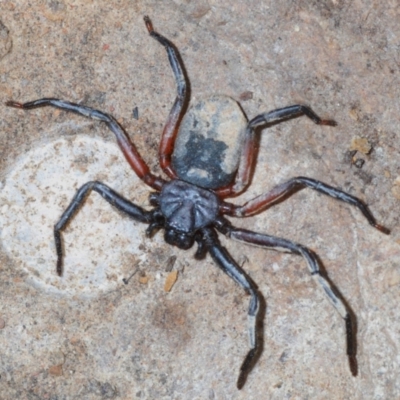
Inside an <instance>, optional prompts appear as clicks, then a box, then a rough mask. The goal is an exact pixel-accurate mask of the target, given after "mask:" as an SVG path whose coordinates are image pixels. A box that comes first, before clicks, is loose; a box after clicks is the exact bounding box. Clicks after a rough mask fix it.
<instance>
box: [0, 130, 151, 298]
mask: <svg viewBox="0 0 400 400" xmlns="http://www.w3.org/2000/svg"><path fill="white" fill-rule="evenodd" d="M92 180H98V181H101V182H103V183H104V184H106V185H108V186H110V187H111V188H112V189H114V190H115V191H117V192H118V193H120V194H121V195H123V196H124V197H125V198H127V199H129V200H131V201H132V202H133V203H135V204H137V205H139V206H145V205H146V204H148V203H147V198H148V194H149V188H148V187H147V186H146V185H145V184H144V183H143V182H141V181H140V180H139V179H138V178H137V176H136V175H135V173H134V172H133V171H132V169H131V168H130V166H129V164H128V163H127V162H126V160H125V158H124V157H123V155H122V153H121V150H120V149H119V148H118V147H117V145H115V144H113V143H106V142H103V141H101V140H99V139H93V138H90V137H86V136H75V137H73V138H69V139H60V140H56V141H54V142H51V143H48V144H45V145H43V146H42V147H40V148H35V149H33V150H32V151H30V152H28V153H27V154H26V155H25V156H24V157H23V158H22V159H20V160H19V161H18V162H17V163H16V165H15V166H14V167H13V169H12V170H11V171H10V172H9V173H8V175H7V177H6V181H5V184H4V187H3V188H2V190H1V193H0V209H1V213H0V227H1V240H2V245H3V248H4V249H5V250H6V251H7V253H8V254H9V255H10V257H11V258H12V259H13V260H14V261H15V265H16V266H19V267H21V268H23V269H24V270H25V271H26V272H27V273H28V281H29V282H31V283H32V284H33V285H34V286H35V287H37V288H40V289H42V290H45V291H48V292H53V293H58V294H66V295H83V296H93V295H97V294H98V292H99V291H107V290H110V289H113V288H115V287H116V286H117V285H121V284H122V278H123V277H127V276H129V275H131V273H132V272H133V270H134V268H135V266H136V265H137V263H138V262H139V261H141V260H143V259H144V258H145V257H146V255H145V254H143V252H142V251H140V250H139V246H140V244H141V243H142V241H143V240H144V239H145V236H144V231H145V229H146V227H147V225H145V224H142V223H140V222H135V221H133V220H132V219H130V218H129V217H128V216H125V215H122V214H121V213H120V212H118V211H116V210H115V208H113V207H112V206H111V205H110V204H109V203H107V202H106V201H105V200H104V199H103V198H102V197H101V196H100V195H99V194H97V193H96V192H91V194H90V195H89V196H88V198H87V199H86V201H85V203H84V205H83V206H82V207H81V208H80V210H79V211H78V212H77V213H76V214H75V217H74V218H73V219H72V220H71V221H70V223H69V225H68V226H67V228H66V229H65V230H64V231H63V233H62V238H63V240H64V249H65V257H64V273H63V276H62V277H59V276H58V275H57V273H56V251H55V245H54V236H53V227H54V225H55V224H56V223H57V222H58V220H59V218H60V216H61V215H62V213H63V211H64V210H65V209H66V207H67V206H68V205H69V203H70V201H71V200H72V198H73V196H74V194H75V192H76V190H77V189H78V188H80V187H81V186H82V185H83V184H85V183H86V182H88V181H92Z"/></svg>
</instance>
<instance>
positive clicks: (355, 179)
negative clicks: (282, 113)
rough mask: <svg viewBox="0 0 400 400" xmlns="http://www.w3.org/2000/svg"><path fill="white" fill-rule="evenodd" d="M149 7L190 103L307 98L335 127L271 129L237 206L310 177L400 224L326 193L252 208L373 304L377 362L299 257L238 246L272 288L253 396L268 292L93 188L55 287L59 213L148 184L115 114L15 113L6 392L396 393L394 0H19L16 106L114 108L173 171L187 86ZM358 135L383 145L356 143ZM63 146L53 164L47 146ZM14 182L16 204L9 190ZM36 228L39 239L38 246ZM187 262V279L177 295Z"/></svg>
mask: <svg viewBox="0 0 400 400" xmlns="http://www.w3.org/2000/svg"><path fill="white" fill-rule="evenodd" d="M144 15H149V16H150V17H151V18H152V21H153V24H154V27H155V29H156V30H158V31H159V32H160V33H162V34H164V35H165V36H167V37H168V38H169V39H171V40H172V41H173V42H174V43H175V45H176V46H177V47H178V49H179V50H180V53H181V56H182V59H183V60H184V62H185V66H186V69H187V73H188V75H189V77H190V80H191V96H192V100H193V101H195V100H196V99H198V98H204V97H207V96H209V95H212V94H224V95H227V96H230V97H232V98H233V99H235V100H237V101H239V102H240V103H241V105H242V108H243V110H244V112H245V113H246V115H247V116H248V117H249V118H252V117H254V116H256V115H257V114H258V113H261V112H265V111H269V110H272V109H274V108H280V107H284V106H288V105H291V104H297V103H304V104H307V105H309V106H311V107H312V108H313V109H314V111H315V112H316V113H317V114H318V115H320V116H321V117H323V118H333V119H335V120H336V121H337V123H338V126H337V127H335V128H332V127H324V126H317V125H315V124H313V123H312V121H310V120H308V119H307V118H305V117H302V118H298V119H296V120H292V121H287V122H285V123H282V124H278V125H274V126H272V127H270V128H269V129H265V130H264V131H263V132H262V136H261V140H260V149H259V156H258V162H257V166H256V171H255V175H254V179H253V183H252V186H251V187H250V189H249V190H248V191H247V192H246V193H245V194H243V195H242V196H241V197H239V198H237V199H233V200H232V201H233V202H238V203H243V202H244V201H246V200H248V199H251V198H252V197H254V196H255V195H257V194H260V193H262V192H264V191H266V190H268V189H270V188H272V187H273V186H274V185H276V184H278V183H281V182H283V181H285V180H287V179H289V178H291V177H293V176H298V175H304V176H309V177H312V178H315V179H320V180H322V181H324V182H326V183H329V184H331V185H334V186H337V187H339V188H342V189H343V190H346V191H348V192H349V193H351V194H352V195H355V196H358V197H360V198H361V199H363V200H364V201H365V202H367V203H368V204H369V206H370V209H371V210H372V212H373V213H374V215H375V216H376V218H377V219H378V220H379V221H380V222H381V223H382V224H384V225H385V226H387V227H388V228H390V229H391V231H392V233H391V235H390V236H385V235H383V234H381V233H380V232H378V231H376V230H375V229H373V228H372V227H371V226H370V225H368V223H367V221H365V219H364V218H363V217H362V216H361V215H360V213H359V212H358V211H357V210H355V209H352V208H351V207H350V206H348V205H345V204H339V203H338V202H337V201H335V200H333V199H328V198H326V197H324V196H322V195H318V194H316V193H315V192H312V191H310V190H303V191H301V192H298V193H296V194H295V195H293V196H292V197H291V198H290V199H288V200H287V201H285V202H283V203H281V204H279V205H276V206H275V207H272V208H271V209H269V210H268V211H266V212H264V213H263V214H260V215H257V216H254V217H251V218H248V219H244V220H235V221H234V223H235V224H236V225H238V226H241V227H245V228H247V229H254V230H257V231H260V232H267V233H269V234H272V235H277V236H283V237H285V238H288V239H292V240H294V241H296V242H300V243H302V244H304V245H306V246H308V247H310V248H311V249H313V250H314V251H315V252H316V253H317V254H318V255H319V257H320V259H321V261H322V263H323V265H324V267H325V269H326V272H327V274H328V275H329V277H330V279H331V280H332V282H334V283H335V285H336V286H337V288H338V289H339V290H340V292H341V293H342V295H343V297H344V298H345V299H346V300H347V302H348V304H349V305H350V306H351V308H352V310H353V312H354V314H355V315H356V316H357V328H358V367H359V375H358V377H356V378H354V377H352V376H351V374H350V372H349V368H348V365H347V359H346V355H345V329H344V323H343V321H342V320H341V318H340V316H339V315H338V314H337V313H336V312H335V310H334V309H333V308H332V306H331V305H330V304H329V303H328V301H326V299H325V297H324V295H323V293H321V291H320V289H319V288H318V287H316V285H315V283H314V281H313V279H312V278H311V277H310V276H309V274H308V271H307V267H306V265H305V264H304V262H303V260H302V259H301V258H300V257H295V256H290V255H285V254H282V253H278V252H271V251H266V250H263V249H259V248H254V247H250V246H246V245H243V244H239V243H234V242H232V241H228V240H225V239H221V240H222V241H223V243H224V245H226V247H227V248H228V249H229V251H230V252H231V254H232V256H233V257H235V259H236V260H238V262H239V263H240V264H243V267H244V268H245V269H246V271H248V273H249V274H250V276H251V277H252V278H253V280H254V281H255V282H256V283H257V284H258V287H259V290H260V292H261V293H262V294H263V296H264V298H265V301H266V315H265V319H264V323H263V327H262V331H263V332H264V350H263V353H262V355H261V357H260V359H259V361H258V363H257V365H256V366H255V368H254V370H253V371H252V373H251V374H250V375H249V377H248V380H247V383H246V385H245V387H244V388H243V389H242V391H240V392H239V391H237V389H236V387H235V382H236V379H237V375H238V371H239V367H240V364H241V362H242V360H243V357H244V355H245V354H246V352H247V327H246V311H247V307H248V301H249V297H248V296H247V295H246V294H245V293H244V292H243V291H242V290H241V289H240V288H238V287H237V286H236V285H235V284H234V283H233V282H232V281H231V280H230V279H229V278H228V277H227V276H225V275H223V274H222V273H221V272H220V270H219V269H218V268H216V267H215V265H213V264H212V262H211V260H210V258H209V257H207V258H206V259H205V260H204V261H201V262H199V261H195V260H194V259H193V257H192V255H193V253H194V250H189V251H186V252H183V251H179V250H177V249H175V248H171V247H169V246H167V245H166V244H164V243H163V239H162V234H161V232H160V233H159V234H157V235H156V236H155V237H154V238H153V239H152V240H149V239H146V237H145V234H144V231H145V228H146V226H145V225H143V226H142V225H140V224H138V223H133V222H131V221H130V220H128V219H127V218H126V217H124V216H122V215H121V214H120V213H117V212H115V211H114V210H112V208H111V207H110V206H109V205H108V204H107V203H105V202H104V201H102V199H101V198H100V196H98V195H97V194H92V195H90V197H89V198H88V199H87V201H86V204H85V205H84V207H82V210H81V211H80V212H79V214H78V215H77V217H76V218H75V219H74V221H73V222H72V223H71V224H70V225H69V227H68V229H67V230H66V233H65V238H66V250H67V254H68V257H69V260H68V261H67V262H68V263H69V264H68V273H67V275H66V276H65V277H63V278H61V279H60V278H58V277H57V276H56V273H55V265H54V261H55V257H54V254H53V253H52V248H53V242H52V226H53V225H54V223H55V222H56V221H57V218H59V212H61V210H63V209H64V208H65V207H66V206H67V204H68V202H69V201H70V199H71V196H72V195H73V193H74V191H75V190H76V188H77V187H79V185H81V183H82V182H83V181H84V180H86V179H87V180H91V179H98V180H101V181H104V182H105V183H107V184H109V185H110V186H112V187H114V188H115V189H116V190H118V191H120V192H121V193H122V194H123V195H124V196H126V197H128V198H130V199H132V201H134V202H135V203H137V204H142V205H145V206H146V207H147V206H148V202H147V196H148V193H149V192H150V190H149V189H148V188H146V186H145V185H144V184H143V183H142V182H141V181H140V180H139V179H138V178H137V177H136V176H135V175H134V173H133V172H130V171H129V168H128V167H127V165H126V162H125V160H124V158H123V156H122V155H120V154H119V152H118V149H117V147H116V145H115V140H114V137H113V135H112V133H111V132H109V131H108V130H107V129H106V127H105V126H103V125H102V124H101V123H99V122H96V121H90V120H87V119H85V118H83V117H79V116H76V115H71V114H67V113H65V112H62V111H59V110H55V109H50V108H48V109H39V110H32V111H26V112H24V111H19V110H15V109H11V108H6V107H1V112H0V152H1V157H0V162H1V165H0V171H1V185H2V186H1V192H0V199H1V204H0V208H1V210H2V217H1V231H2V236H1V251H0V261H1V263H0V272H1V280H0V349H1V356H0V398H1V399H3V398H4V399H15V398H18V399H53V400H55V399H182V400H183V399H210V400H212V399H229V400H231V399H246V400H248V399H260V398H265V399H306V398H313V399H360V400H361V399H377V400H378V399H379V400H380V399H382V400H383V399H395V398H399V397H400V381H399V379H398V377H399V375H400V353H399V351H400V350H399V343H400V320H399V316H398V315H399V311H398V305H399V303H400V213H399V210H400V195H399V189H398V188H399V181H400V133H399V129H400V128H399V126H400V121H399V119H400V117H399V116H400V102H399V98H400V75H399V72H400V71H399V53H398V48H399V38H400V26H399V23H398V21H399V17H400V15H399V8H398V5H397V3H396V2H387V3H379V2H372V1H366V2H357V1H356V2H351V1H348V0H344V1H338V0H330V1H323V2H317V1H312V2H308V1H298V2H287V1H280V2H276V1H275V2H273V1H263V2H260V1H256V0H244V1H241V2H237V1H227V0H222V1H215V0H200V1H190V0H174V1H172V0H167V1H163V2H160V1H156V0H143V1H141V0H139V1H135V2H132V1H128V0H121V1H108V2H88V1H82V0H72V1H69V2H67V1H63V0H59V1H52V0H51V1H50V0H41V1H37V2H30V3H27V2H24V1H22V0H15V1H3V2H2V3H1V16H0V18H1V23H0V103H1V104H4V102H5V101H7V100H11V99H12V100H16V101H28V100H34V99H37V98H41V97H58V98H62V99H66V100H70V101H74V102H79V103H83V104H86V105H89V106H93V107H95V108H98V109H101V110H103V111H105V112H108V113H111V114H113V115H114V116H115V117H116V118H117V119H118V121H119V122H120V123H121V124H122V125H123V126H124V127H125V129H126V130H127V132H129V134H130V136H131V138H132V140H133V141H134V142H135V144H136V145H137V147H138V149H139V151H141V153H142V154H143V156H144V157H145V159H146V160H147V161H148V163H149V166H150V168H151V169H152V171H153V172H155V173H160V171H159V169H158V160H157V147H158V143H159V140H160V135H161V131H162V128H163V124H164V123H165V121H166V119H167V115H168V112H169V110H170V108H171V106H172V103H173V101H174V98H175V93H176V90H175V84H174V80H173V75H172V72H171V70H170V68H169V65H168V60H167V56H166V54H165V51H164V49H163V48H162V46H160V45H159V44H158V43H157V42H156V41H154V40H153V39H151V38H150V37H149V35H148V33H147V31H146V28H145V25H144V23H143V16H144ZM136 107H137V108H136ZM134 110H136V111H135V112H134ZM137 118H138V119H137ZM355 138H361V139H366V141H367V142H368V144H369V145H370V146H371V151H369V152H368V153H367V154H365V153H364V152H360V151H357V150H354V148H353V147H352V143H353V142H354V139H355ZM59 143H64V144H63V145H60V144H59ZM57 146H59V147H58V149H59V151H60V152H61V153H58V154H57ZM49 149H52V151H53V150H54V151H53V153H51V154H52V157H53V158H52V159H49V158H45V157H44V158H43V157H42V156H43V155H44V153H45V152H46V151H48V150H49ZM355 151H356V153H355ZM49 154H50V153H49ZM32 156H36V162H35V160H34V157H33V158H32ZM29 157H31V158H29ZM40 157H42V158H40ZM358 159H360V160H363V161H364V162H363V163H362V162H357V160H358ZM28 160H31V162H32V164H31V165H30V164H29V162H28ZM44 160H46V162H44ZM39 161H42V162H40V165H39ZM22 165H23V166H24V168H25V169H23V170H20V169H18V168H20V167H21V166H22ZM119 171H120V172H119ZM17 172H18V174H17ZM21 174H22V175H23V176H24V179H25V180H22V178H21V176H22V175H21ZM11 177H15V180H17V181H14V182H12V181H11ZM46 182H48V185H47V186H46ZM10 185H11V186H10ZM24 185H25V186H26V187H25V189H24V187H23V186H24ZM10 187H14V188H17V189H18V190H17V189H16V190H15V191H14V194H15V195H16V196H17V197H7V196H6V194H7V193H8V192H7V191H9V190H10ZM24 224H25V225H24ZM38 226H41V230H40V231H39V230H38V231H36V227H38ZM20 228H21V229H22V230H23V231H24V232H30V235H33V236H29V235H28V236H26V237H25V239H26V240H27V248H26V249H25V250H26V253H24V252H23V251H22V250H21V249H20V248H19V247H18V246H21V240H22V238H23V237H21V236H18V232H20V231H19V230H18V229H20ZM37 229H40V228H37ZM7 233H8V234H7ZM35 241H39V243H37V242H35ZM42 252H44V255H42ZM47 255H48V256H47ZM173 256H176V257H177V259H176V262H175V263H174V265H173V270H177V271H179V274H178V278H177V281H176V282H175V284H174V286H173V288H172V290H171V291H170V292H166V291H164V284H165V281H166V279H167V277H168V274H169V273H170V270H169V267H168V265H169V260H170V259H171V257H173ZM167 270H168V271H167ZM135 271H136V272H138V273H136V274H134V275H133V276H132V277H131V279H130V280H129V282H128V284H127V285H125V284H124V283H123V282H122V277H125V278H127V279H129V277H130V276H131V275H132V274H133V273H134V272H135ZM96 272H99V275H96ZM100 272H101V274H100ZM93 277H97V278H98V279H97V280H96V279H94V278H93ZM52 288H56V289H57V290H50V289H52ZM260 394H262V395H260Z"/></svg>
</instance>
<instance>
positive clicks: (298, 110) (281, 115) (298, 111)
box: [248, 104, 337, 128]
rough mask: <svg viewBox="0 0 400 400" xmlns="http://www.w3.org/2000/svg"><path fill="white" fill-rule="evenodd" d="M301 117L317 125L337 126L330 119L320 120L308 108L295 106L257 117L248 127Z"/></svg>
mask: <svg viewBox="0 0 400 400" xmlns="http://www.w3.org/2000/svg"><path fill="white" fill-rule="evenodd" d="M301 115H305V116H306V117H308V118H310V119H311V120H312V121H313V122H315V123H316V124H317V125H329V126H336V125H337V123H336V122H335V121H333V120H331V119H322V118H320V117H319V116H318V115H317V114H315V112H314V111H313V110H312V109H311V108H310V107H307V106H303V105H300V104H296V105H294V106H289V107H284V108H278V109H277V110H273V111H269V112H266V113H263V114H260V115H257V116H256V117H254V118H253V119H252V120H251V121H250V122H249V124H248V126H249V127H251V128H255V127H257V126H261V125H265V124H271V123H274V122H279V121H282V120H284V119H290V118H295V117H300V116H301Z"/></svg>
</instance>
